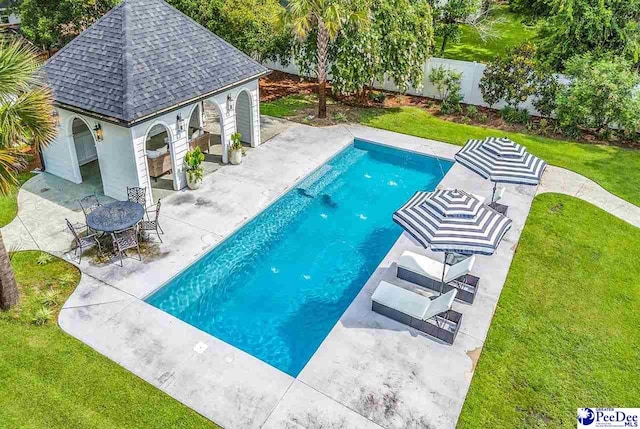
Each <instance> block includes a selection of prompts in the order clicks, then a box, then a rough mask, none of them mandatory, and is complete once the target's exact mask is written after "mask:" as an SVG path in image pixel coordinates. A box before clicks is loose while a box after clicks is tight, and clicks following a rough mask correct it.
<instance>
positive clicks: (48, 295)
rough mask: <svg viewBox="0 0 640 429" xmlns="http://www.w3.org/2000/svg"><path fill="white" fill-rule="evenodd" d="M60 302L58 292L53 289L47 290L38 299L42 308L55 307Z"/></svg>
mask: <svg viewBox="0 0 640 429" xmlns="http://www.w3.org/2000/svg"><path fill="white" fill-rule="evenodd" d="M59 301H60V292H58V291H57V290H55V289H49V290H48V291H46V292H45V293H44V294H42V297H41V298H40V304H42V305H43V306H44V307H55V306H56V305H58V303H59Z"/></svg>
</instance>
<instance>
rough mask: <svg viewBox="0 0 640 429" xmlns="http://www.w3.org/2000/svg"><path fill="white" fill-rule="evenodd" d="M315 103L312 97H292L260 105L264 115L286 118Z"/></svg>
mask: <svg viewBox="0 0 640 429" xmlns="http://www.w3.org/2000/svg"><path fill="white" fill-rule="evenodd" d="M314 103H315V98H314V97H313V96H310V95H291V96H289V97H283V98H279V99H277V100H274V101H270V102H267V103H261V104H260V113H261V114H262V115H269V116H275V117H278V118H286V117H288V116H293V115H295V114H296V112H297V111H298V110H299V109H304V108H305V107H309V106H311V105H313V104H314Z"/></svg>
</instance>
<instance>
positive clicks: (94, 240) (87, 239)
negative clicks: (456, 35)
mask: <svg viewBox="0 0 640 429" xmlns="http://www.w3.org/2000/svg"><path fill="white" fill-rule="evenodd" d="M65 221H67V227H68V228H69V230H70V231H71V234H73V239H74V244H75V247H74V248H73V253H74V255H77V254H78V249H80V259H79V260H78V263H81V262H82V254H83V253H84V251H85V249H89V248H91V247H93V246H96V245H97V246H98V251H99V252H100V254H102V246H100V242H99V241H98V236H97V235H98V234H89V235H85V236H84V237H82V236H81V235H80V234H78V231H77V230H76V228H75V227H74V226H73V224H72V223H71V222H69V219H66V218H65Z"/></svg>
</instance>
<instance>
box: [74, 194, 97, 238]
mask: <svg viewBox="0 0 640 429" xmlns="http://www.w3.org/2000/svg"><path fill="white" fill-rule="evenodd" d="M78 204H80V208H81V209H82V213H84V223H85V226H86V228H87V234H88V233H90V232H91V231H90V228H89V226H88V225H87V216H88V215H89V213H91V212H92V211H94V210H95V209H97V208H98V207H100V206H101V205H102V204H100V200H99V199H98V196H97V195H95V194H93V195H87V196H86V197H83V198H81V199H79V200H78Z"/></svg>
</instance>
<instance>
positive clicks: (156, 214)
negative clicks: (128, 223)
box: [139, 200, 164, 243]
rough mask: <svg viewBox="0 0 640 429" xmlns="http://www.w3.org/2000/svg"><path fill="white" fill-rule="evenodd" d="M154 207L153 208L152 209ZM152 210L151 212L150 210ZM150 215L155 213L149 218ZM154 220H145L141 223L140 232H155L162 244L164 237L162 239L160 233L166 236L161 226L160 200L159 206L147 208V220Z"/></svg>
mask: <svg viewBox="0 0 640 429" xmlns="http://www.w3.org/2000/svg"><path fill="white" fill-rule="evenodd" d="M152 207H153V208H152ZM149 209H151V210H149ZM149 213H153V216H149ZM151 218H153V220H143V221H140V223H139V225H140V232H144V231H155V232H156V234H158V239H159V240H160V243H162V237H160V233H162V234H164V231H163V230H162V227H161V226H160V220H159V219H160V200H158V204H156V205H155V207H154V206H151V207H147V219H151Z"/></svg>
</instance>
